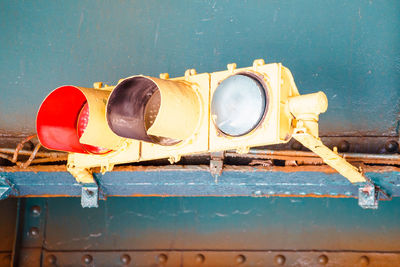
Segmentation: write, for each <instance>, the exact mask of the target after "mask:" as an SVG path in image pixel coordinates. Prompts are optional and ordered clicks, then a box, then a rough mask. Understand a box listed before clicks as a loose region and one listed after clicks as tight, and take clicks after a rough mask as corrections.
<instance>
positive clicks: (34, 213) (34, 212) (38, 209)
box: [31, 206, 41, 217]
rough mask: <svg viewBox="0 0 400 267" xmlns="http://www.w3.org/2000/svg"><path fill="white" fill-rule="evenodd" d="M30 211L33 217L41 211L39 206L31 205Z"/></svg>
mask: <svg viewBox="0 0 400 267" xmlns="http://www.w3.org/2000/svg"><path fill="white" fill-rule="evenodd" d="M31 213H32V216H34V217H38V216H40V213H41V209H40V207H39V206H32V208H31Z"/></svg>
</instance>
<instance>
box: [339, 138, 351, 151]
mask: <svg viewBox="0 0 400 267" xmlns="http://www.w3.org/2000/svg"><path fill="white" fill-rule="evenodd" d="M338 149H339V152H347V151H349V149H350V143H349V142H347V141H346V140H342V141H340V143H339V145H338Z"/></svg>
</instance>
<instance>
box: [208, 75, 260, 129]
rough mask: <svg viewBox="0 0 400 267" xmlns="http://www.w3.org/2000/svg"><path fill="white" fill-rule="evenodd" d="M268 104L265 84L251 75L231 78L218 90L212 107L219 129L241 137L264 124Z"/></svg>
mask: <svg viewBox="0 0 400 267" xmlns="http://www.w3.org/2000/svg"><path fill="white" fill-rule="evenodd" d="M266 105H267V100H266V95H265V90H264V88H263V86H262V85H261V83H260V82H259V81H258V80H256V79H255V78H252V77H250V76H247V75H242V74H239V75H234V76H231V77H229V78H227V79H225V80H224V81H222V82H221V84H220V85H219V86H218V87H217V89H216V90H215V92H214V95H213V98H212V103H211V114H212V118H213V120H214V123H215V125H216V127H217V128H218V129H219V130H220V131H222V132H223V133H225V134H227V135H231V136H241V135H244V134H247V133H248V132H250V131H251V130H253V129H254V128H255V127H257V125H258V124H259V123H260V121H261V119H262V118H263V116H264V112H265V110H266Z"/></svg>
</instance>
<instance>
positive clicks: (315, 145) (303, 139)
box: [293, 132, 367, 183]
mask: <svg viewBox="0 0 400 267" xmlns="http://www.w3.org/2000/svg"><path fill="white" fill-rule="evenodd" d="M293 137H294V138H295V139H296V140H297V141H299V142H300V143H302V144H303V145H304V146H305V147H307V148H308V149H310V150H311V151H312V152H314V153H315V154H317V155H318V156H320V157H321V158H322V159H323V160H324V162H325V163H326V164H328V165H329V166H331V167H332V168H334V169H335V170H337V171H338V172H339V173H340V174H341V175H343V176H344V177H346V178H347V179H348V180H349V181H350V182H351V183H361V182H367V179H366V178H365V177H364V175H363V174H362V171H361V170H359V169H357V168H356V167H354V166H353V165H351V164H350V163H349V162H347V161H346V160H345V159H344V158H342V157H341V156H339V155H338V154H336V153H335V152H333V151H332V150H330V149H329V148H328V147H326V146H325V145H324V144H323V143H322V142H321V140H320V139H319V138H317V137H315V136H313V135H311V134H309V133H307V132H303V133H298V134H294V135H293Z"/></svg>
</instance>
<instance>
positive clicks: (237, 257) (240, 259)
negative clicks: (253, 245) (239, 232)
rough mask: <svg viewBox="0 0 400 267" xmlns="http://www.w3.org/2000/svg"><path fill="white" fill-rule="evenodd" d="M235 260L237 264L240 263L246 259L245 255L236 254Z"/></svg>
mask: <svg viewBox="0 0 400 267" xmlns="http://www.w3.org/2000/svg"><path fill="white" fill-rule="evenodd" d="M235 261H236V263H237V264H242V263H244V262H245V261H246V257H245V256H244V255H237V256H236V258H235Z"/></svg>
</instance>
